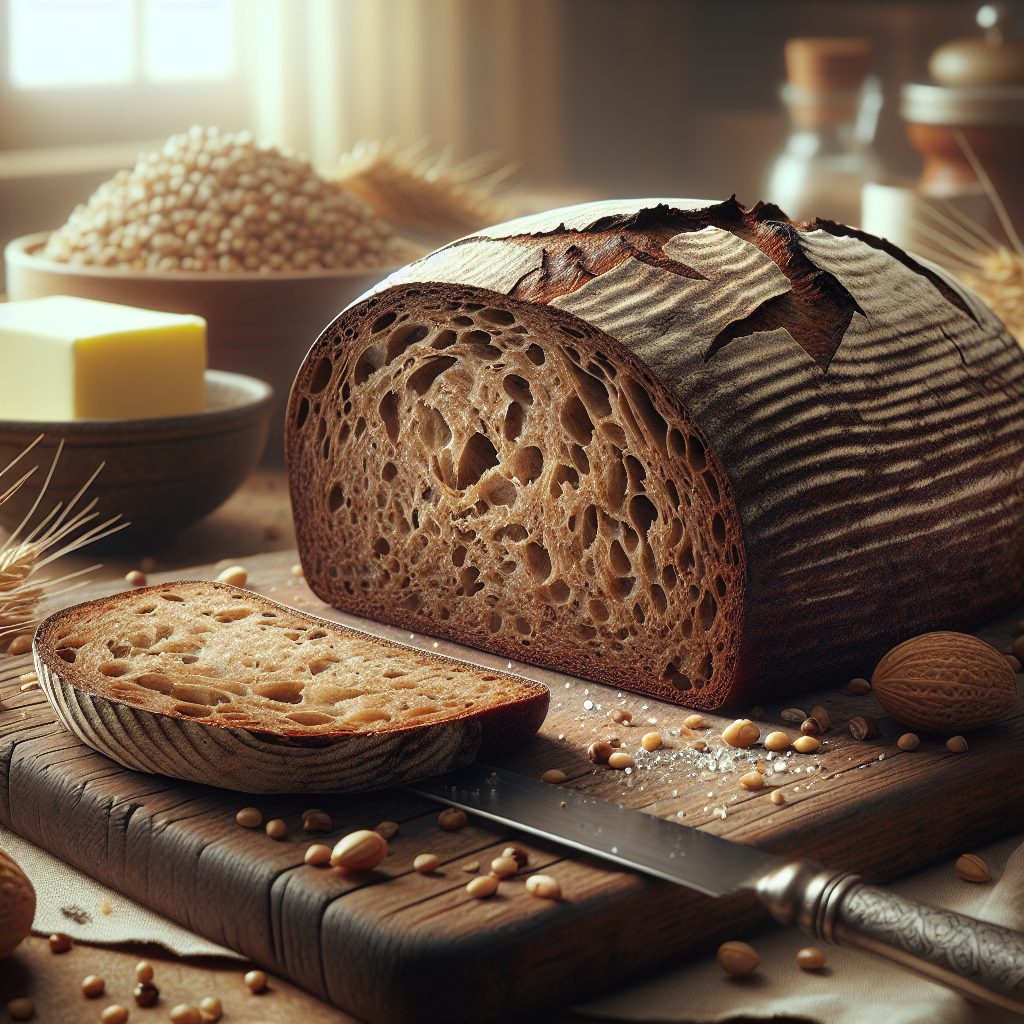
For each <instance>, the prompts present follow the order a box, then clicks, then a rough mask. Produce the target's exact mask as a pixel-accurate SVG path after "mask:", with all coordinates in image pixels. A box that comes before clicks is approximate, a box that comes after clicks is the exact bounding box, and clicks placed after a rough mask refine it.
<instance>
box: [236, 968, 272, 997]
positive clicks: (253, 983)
mask: <svg viewBox="0 0 1024 1024" xmlns="http://www.w3.org/2000/svg"><path fill="white" fill-rule="evenodd" d="M242 980H243V981H244V982H245V983H246V985H247V986H248V987H249V991H250V992H262V991H263V990H264V989H265V988H266V987H267V974H266V971H249V973H248V974H246V976H245V977H244V978H243V979H242Z"/></svg>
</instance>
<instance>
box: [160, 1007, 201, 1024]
mask: <svg viewBox="0 0 1024 1024" xmlns="http://www.w3.org/2000/svg"><path fill="white" fill-rule="evenodd" d="M168 1017H169V1018H170V1020H171V1024H203V1018H202V1015H201V1014H200V1013H199V1011H198V1010H197V1009H196V1008H195V1007H194V1006H189V1005H188V1003H179V1004H178V1005H177V1006H176V1007H174V1009H173V1010H171V1012H170V1013H169V1014H168Z"/></svg>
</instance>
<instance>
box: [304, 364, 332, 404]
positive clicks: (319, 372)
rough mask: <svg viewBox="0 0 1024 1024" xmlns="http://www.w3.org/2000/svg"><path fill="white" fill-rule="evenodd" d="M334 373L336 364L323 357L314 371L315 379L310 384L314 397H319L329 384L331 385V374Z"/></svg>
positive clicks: (310, 390)
mask: <svg viewBox="0 0 1024 1024" xmlns="http://www.w3.org/2000/svg"><path fill="white" fill-rule="evenodd" d="M333 372H334V364H333V363H332V362H331V361H330V359H328V358H327V356H322V357H321V359H320V361H319V362H318V363H317V364H316V369H315V370H314V371H313V379H312V380H311V381H310V382H309V392H310V394H312V395H319V394H320V392H321V391H323V389H324V388H325V387H327V385H328V384H330V383H331V374H332V373H333Z"/></svg>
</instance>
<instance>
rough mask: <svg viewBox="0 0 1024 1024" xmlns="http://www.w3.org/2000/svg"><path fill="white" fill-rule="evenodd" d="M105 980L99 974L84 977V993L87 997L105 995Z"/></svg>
mask: <svg viewBox="0 0 1024 1024" xmlns="http://www.w3.org/2000/svg"><path fill="white" fill-rule="evenodd" d="M104 987H105V982H104V981H103V979H102V978H101V977H100V976H99V975H98V974H90V975H88V976H87V977H85V978H83V979H82V995H83V996H85V998H86V999H95V998H96V997H97V996H101V995H103V989H104Z"/></svg>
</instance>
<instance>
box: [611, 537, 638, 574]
mask: <svg viewBox="0 0 1024 1024" xmlns="http://www.w3.org/2000/svg"><path fill="white" fill-rule="evenodd" d="M608 560H609V562H610V563H611V567H612V571H613V572H615V573H616V574H617V575H619V576H625V575H626V573H628V572H629V571H630V570H631V569H632V568H633V563H632V562H631V561H630V560H629V556H628V555H627V554H626V552H625V551H623V549H622V545H621V544H620V543H619V542H618V541H617V540H613V541H612V542H611V544H610V545H609V547H608Z"/></svg>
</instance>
